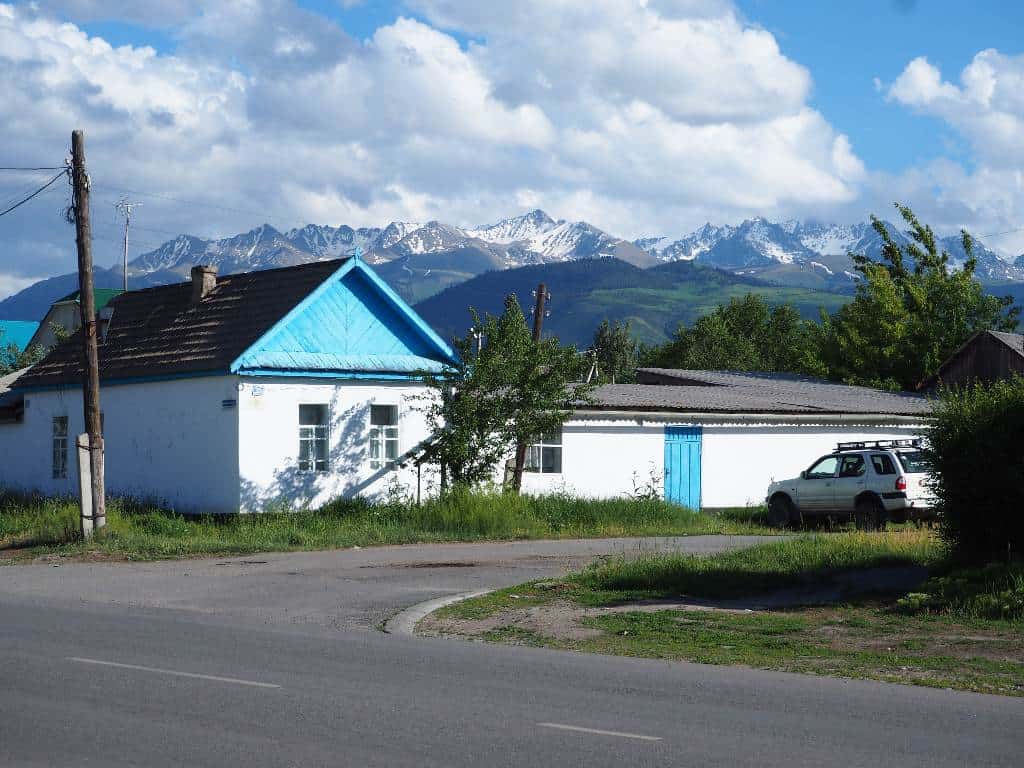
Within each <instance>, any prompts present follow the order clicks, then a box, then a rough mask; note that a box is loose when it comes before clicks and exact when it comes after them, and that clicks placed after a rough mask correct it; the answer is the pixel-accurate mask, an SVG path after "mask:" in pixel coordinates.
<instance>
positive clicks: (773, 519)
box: [768, 496, 796, 528]
mask: <svg viewBox="0 0 1024 768" xmlns="http://www.w3.org/2000/svg"><path fill="white" fill-rule="evenodd" d="M795 522H796V514H795V511H794V510H793V504H792V502H790V500H789V499H787V498H786V497H785V496H775V497H773V498H772V500H771V501H770V502H769V503H768V524H769V525H771V526H772V527H774V528H785V527H787V526H789V525H792V524H793V523H795Z"/></svg>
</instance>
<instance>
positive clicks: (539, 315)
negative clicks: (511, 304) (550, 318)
mask: <svg viewBox="0 0 1024 768" xmlns="http://www.w3.org/2000/svg"><path fill="white" fill-rule="evenodd" d="M534 295H535V296H536V297H537V303H536V304H535V305H534V307H533V343H534V344H539V343H540V332H541V329H542V328H543V327H544V305H545V304H547V301H548V299H549V298H551V297H550V296H548V289H547V286H546V285H544V283H541V284H540V285H538V286H537V290H536V291H535V292H534ZM525 468H526V443H519V444H518V445H516V463H515V466H514V468H513V470H512V487H513V488H515V491H516V493H519V491H520V490H521V489H522V487H523V470H524V469H525Z"/></svg>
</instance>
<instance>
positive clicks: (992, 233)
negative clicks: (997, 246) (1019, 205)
mask: <svg viewBox="0 0 1024 768" xmlns="http://www.w3.org/2000/svg"><path fill="white" fill-rule="evenodd" d="M1014 232H1024V227H1017V228H1016V229H1008V230H1006V231H1005V232H989V233H988V234H987V235H973V234H972V235H971V237H978V238H981V237H999V236H1000V235H1012V234H1013V233H1014Z"/></svg>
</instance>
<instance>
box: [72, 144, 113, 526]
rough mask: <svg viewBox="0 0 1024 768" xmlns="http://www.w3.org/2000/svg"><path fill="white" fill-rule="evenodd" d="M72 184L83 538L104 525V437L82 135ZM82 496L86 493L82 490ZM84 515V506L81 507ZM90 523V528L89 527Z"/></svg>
mask: <svg viewBox="0 0 1024 768" xmlns="http://www.w3.org/2000/svg"><path fill="white" fill-rule="evenodd" d="M71 183H72V187H73V189H74V210H75V242H76V244H77V246H78V305H79V308H80V309H81V312H82V363H83V375H82V402H83V406H84V412H85V431H86V433H87V434H88V435H89V480H90V486H91V491H92V493H91V494H90V495H91V500H92V510H91V511H92V520H91V521H89V520H87V519H86V517H85V516H84V515H83V517H82V534H83V536H88V535H89V534H90V533H91V532H93V531H95V530H98V529H100V528H102V527H103V526H104V525H106V522H107V513H106V496H105V493H104V489H103V434H102V427H101V425H100V367H99V351H98V350H97V348H96V298H95V294H94V292H93V282H92V231H91V228H90V224H89V174H88V173H87V172H86V170H85V135H84V134H83V133H82V131H72V133H71ZM82 495H83V497H84V495H85V489H84V488H83V489H82ZM83 511H84V505H83ZM90 523H91V524H90Z"/></svg>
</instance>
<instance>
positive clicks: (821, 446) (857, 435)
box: [523, 418, 922, 508]
mask: <svg viewBox="0 0 1024 768" xmlns="http://www.w3.org/2000/svg"><path fill="white" fill-rule="evenodd" d="M667 425H674V426H700V427H702V429H703V438H702V449H701V499H702V505H703V506H704V507H709V508H715V507H741V506H750V505H757V504H761V503H763V501H764V494H765V490H766V489H767V487H768V484H769V483H770V482H771V481H772V479H773V478H774V479H779V480H781V479H784V478H788V477H795V476H796V475H798V474H799V473H800V471H801V470H803V469H806V468H807V467H808V466H810V464H811V463H812V462H813V461H814V460H815V459H817V458H818V457H819V456H822V455H823V454H826V453H828V452H829V451H831V450H833V449H834V448H835V446H836V443H838V442H847V441H854V440H885V439H894V438H907V437H917V436H919V435H920V434H921V430H922V428H921V426H920V425H904V426H901V425H879V426H863V425H861V426H856V425H828V424H824V425H813V424H808V425H798V424H785V423H762V424H749V425H748V424H722V423H709V422H695V421H668V420H663V419H646V418H645V419H631V418H604V419H602V418H590V419H581V418H577V419H573V420H571V421H569V422H567V423H566V424H565V426H564V427H563V430H562V473H561V474H532V473H527V474H525V475H524V476H523V489H524V490H525V491H526V492H528V493H550V492H552V491H559V490H564V491H567V492H569V493H574V494H578V495H581V496H587V497H593V498H612V497H616V496H624V495H628V494H630V493H632V492H634V488H635V487H636V486H640V487H644V486H647V485H650V484H651V483H652V482H653V485H654V486H655V487H656V488H657V489H658V490H659V491H660V492H661V493H662V494H663V493H664V474H665V427H666V426H667Z"/></svg>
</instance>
